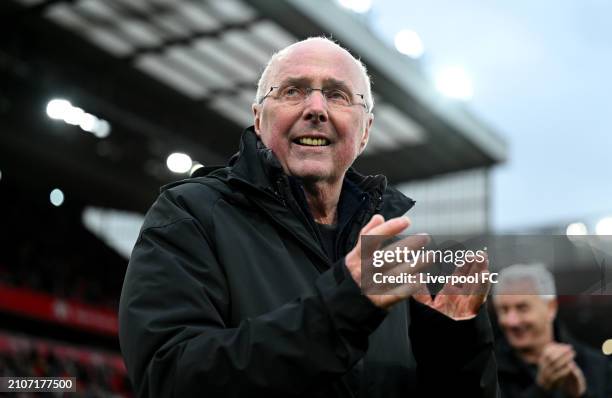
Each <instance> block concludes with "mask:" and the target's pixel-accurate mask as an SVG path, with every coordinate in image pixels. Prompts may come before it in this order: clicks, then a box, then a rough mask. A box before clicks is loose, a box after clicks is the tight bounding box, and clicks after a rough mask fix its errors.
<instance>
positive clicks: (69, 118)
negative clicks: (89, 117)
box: [64, 106, 85, 126]
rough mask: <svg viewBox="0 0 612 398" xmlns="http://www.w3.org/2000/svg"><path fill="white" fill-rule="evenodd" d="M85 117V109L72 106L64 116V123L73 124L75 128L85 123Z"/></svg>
mask: <svg viewBox="0 0 612 398" xmlns="http://www.w3.org/2000/svg"><path fill="white" fill-rule="evenodd" d="M84 116H85V111H84V110H83V109H81V108H79V107H76V106H72V107H70V108H69V109H67V110H66V113H65V114H64V122H66V123H68V124H72V125H73V126H78V125H80V124H81V122H82V121H83V117H84Z"/></svg>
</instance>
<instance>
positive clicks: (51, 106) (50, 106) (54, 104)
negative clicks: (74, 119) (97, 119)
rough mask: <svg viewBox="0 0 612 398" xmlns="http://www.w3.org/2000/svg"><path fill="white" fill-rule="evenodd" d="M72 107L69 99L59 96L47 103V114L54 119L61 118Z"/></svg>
mask: <svg viewBox="0 0 612 398" xmlns="http://www.w3.org/2000/svg"><path fill="white" fill-rule="evenodd" d="M71 108H72V104H71V103H70V101H67V100H65V99H61V98H55V99H52V100H51V101H49V102H48V103H47V116H49V117H50V118H51V119H55V120H63V119H64V117H65V116H66V113H67V112H68V111H69V110H70V109H71Z"/></svg>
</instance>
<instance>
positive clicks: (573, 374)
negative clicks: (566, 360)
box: [561, 361, 586, 398]
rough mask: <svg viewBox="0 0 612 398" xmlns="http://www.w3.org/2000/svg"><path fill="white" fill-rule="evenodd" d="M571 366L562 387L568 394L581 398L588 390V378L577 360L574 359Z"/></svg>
mask: <svg viewBox="0 0 612 398" xmlns="http://www.w3.org/2000/svg"><path fill="white" fill-rule="evenodd" d="M570 367H571V371H570V373H569V374H568V375H567V376H566V377H565V379H564V380H563V383H562V385H561V388H562V389H563V390H564V391H565V393H566V394H567V395H568V396H570V397H574V398H579V397H581V396H583V395H584V393H585V392H586V379H585V378H584V374H583V373H582V370H580V368H579V367H578V365H576V362H574V361H572V363H571V364H570Z"/></svg>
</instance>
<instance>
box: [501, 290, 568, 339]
mask: <svg viewBox="0 0 612 398" xmlns="http://www.w3.org/2000/svg"><path fill="white" fill-rule="evenodd" d="M493 303H494V306H495V311H496V313H497V319H498V322H499V326H500V328H501V329H502V331H503V332H504V334H505V336H506V339H507V340H508V343H510V345H511V346H512V347H513V348H514V349H517V350H529V349H535V348H538V347H542V346H543V345H545V344H547V343H549V342H550V341H551V340H552V338H553V336H552V333H553V332H552V330H553V321H554V319H555V315H556V310H557V302H556V300H554V299H553V300H544V299H543V298H542V297H540V296H538V295H523V294H507V295H497V296H495V297H494V299H493Z"/></svg>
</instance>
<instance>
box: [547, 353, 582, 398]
mask: <svg viewBox="0 0 612 398" xmlns="http://www.w3.org/2000/svg"><path fill="white" fill-rule="evenodd" d="M575 356H576V352H575V351H574V348H573V347H572V346H571V345H569V344H562V343H549V344H548V345H546V347H544V351H543V352H542V355H541V356H540V360H539V361H538V375H537V379H536V381H537V383H538V385H540V387H542V388H543V389H544V390H548V391H550V390H552V389H556V388H562V389H564V390H565V391H566V393H569V394H570V396H572V397H580V396H581V395H582V394H584V392H585V390H586V383H585V380H584V375H583V374H582V371H581V370H580V368H578V366H577V365H576V362H574V357H575Z"/></svg>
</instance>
